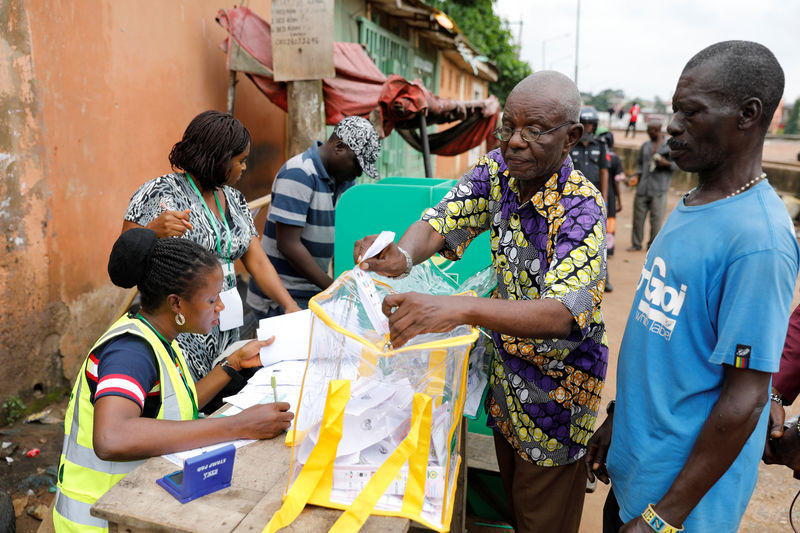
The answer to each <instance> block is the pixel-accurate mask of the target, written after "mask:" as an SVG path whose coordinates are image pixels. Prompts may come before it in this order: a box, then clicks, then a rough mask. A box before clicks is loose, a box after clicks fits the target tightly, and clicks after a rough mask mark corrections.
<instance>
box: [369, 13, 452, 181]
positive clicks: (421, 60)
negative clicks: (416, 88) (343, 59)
mask: <svg viewBox="0 0 800 533" xmlns="http://www.w3.org/2000/svg"><path fill="white" fill-rule="evenodd" d="M357 20H358V25H359V41H360V43H361V44H363V45H364V46H365V47H366V49H367V53H368V54H369V55H370V57H371V58H372V60H373V61H375V64H376V65H377V66H378V68H379V69H380V70H381V72H383V73H384V74H386V75H387V76H388V75H389V74H399V75H400V76H403V77H404V78H406V79H409V80H411V79H414V78H417V77H420V78H422V81H423V83H425V85H426V87H428V88H429V89H431V90H433V91H435V90H436V87H437V85H436V82H437V77H438V70H439V62H438V54H437V53H433V54H427V53H426V52H424V51H423V50H419V49H415V48H414V46H413V45H412V44H411V43H410V42H409V41H407V40H406V39H403V38H402V37H400V36H398V35H395V34H394V33H391V32H389V31H386V30H385V29H383V28H381V27H380V26H378V25H377V24H375V23H374V22H372V21H370V20H368V19H366V18H364V17H358V18H357ZM428 131H429V132H431V133H433V132H435V131H436V128H435V127H429V128H428ZM435 164H436V162H435V157H434V156H432V157H431V168H435ZM376 165H377V167H378V172H380V175H381V176H393V175H402V176H424V175H425V166H424V164H423V161H422V154H421V153H420V152H417V151H416V150H414V149H413V148H411V147H410V146H409V145H408V144H407V143H406V142H405V141H404V140H403V138H402V137H400V135H398V134H397V133H396V132H392V133H391V134H390V135H389V136H388V137H386V138H385V139H383V141H382V151H381V156H380V158H378V161H377V163H376Z"/></svg>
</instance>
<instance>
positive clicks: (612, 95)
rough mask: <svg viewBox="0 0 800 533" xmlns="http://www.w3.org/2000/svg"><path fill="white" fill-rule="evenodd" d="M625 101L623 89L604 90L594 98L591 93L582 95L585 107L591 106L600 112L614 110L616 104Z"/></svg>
mask: <svg viewBox="0 0 800 533" xmlns="http://www.w3.org/2000/svg"><path fill="white" fill-rule="evenodd" d="M624 99H625V93H624V92H623V91H622V89H603V90H602V91H600V92H599V93H597V94H595V95H594V96H592V94H591V93H581V100H583V105H590V106H592V107H594V108H595V109H597V110H598V111H607V110H609V109H612V108H613V107H614V104H615V103H616V102H619V101H621V100H624Z"/></svg>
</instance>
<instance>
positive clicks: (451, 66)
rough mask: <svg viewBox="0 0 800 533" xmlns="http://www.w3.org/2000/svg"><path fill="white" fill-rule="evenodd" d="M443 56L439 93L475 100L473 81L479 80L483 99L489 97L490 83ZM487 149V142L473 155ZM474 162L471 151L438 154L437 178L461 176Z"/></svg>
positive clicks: (460, 98)
mask: <svg viewBox="0 0 800 533" xmlns="http://www.w3.org/2000/svg"><path fill="white" fill-rule="evenodd" d="M440 57H441V63H440V69H439V91H438V93H437V94H438V95H439V96H441V97H442V98H452V99H454V100H474V99H475V98H473V94H472V87H473V83H475V82H477V83H478V84H480V85H481V87H482V90H483V93H482V95H481V96H480V98H481V99H483V98H488V96H489V84H488V83H487V82H486V81H484V80H482V79H480V78H478V77H477V76H474V75H472V73H470V72H465V71H463V70H460V69H459V68H458V67H457V66H456V65H455V63H453V62H452V61H450V60H448V59H447V58H446V57H444V56H440ZM451 125H452V124H441V125H439V127H438V131H442V130H446V129H447V128H449V127H450V126H451ZM484 151H485V143H484V144H482V145H481V146H480V149H479V150H475V151H474V152H473V153H472V155H473V156H474V155H475V154H476V153H478V152H480V154H483V153H484ZM473 163H474V160H471V158H470V152H466V153H463V154H459V155H456V156H452V157H445V156H441V155H437V156H436V171H435V175H436V177H437V178H447V179H450V178H460V177H461V175H462V174H463V173H464V172H466V171H467V170H468V169H469V167H470V166H471V165H472V164H473Z"/></svg>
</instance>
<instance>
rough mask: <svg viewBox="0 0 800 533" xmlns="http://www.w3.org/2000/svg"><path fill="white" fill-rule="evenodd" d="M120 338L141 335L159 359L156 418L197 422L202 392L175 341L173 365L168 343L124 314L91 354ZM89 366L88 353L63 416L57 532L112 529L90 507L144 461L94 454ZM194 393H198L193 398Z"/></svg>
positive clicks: (55, 511) (88, 532) (55, 516)
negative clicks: (198, 396)
mask: <svg viewBox="0 0 800 533" xmlns="http://www.w3.org/2000/svg"><path fill="white" fill-rule="evenodd" d="M121 335H137V336H139V337H141V338H143V339H144V340H146V341H147V342H148V343H149V344H150V347H151V348H152V350H153V353H155V355H156V357H155V360H156V362H157V363H158V364H157V366H158V378H159V383H160V386H161V391H160V392H161V408H160V409H159V411H158V415H157V416H156V418H158V419H163V420H191V419H192V418H194V416H195V407H194V401H195V400H194V398H197V391H196V390H195V387H194V381H192V378H191V376H190V375H189V373H188V366H187V365H186V360H185V359H184V358H183V354H182V353H181V350H180V348H178V343H177V342H176V341H172V349H173V351H174V353H175V355H176V359H177V360H176V361H173V360H172V358H171V357H170V354H169V351H168V350H167V349H166V347H165V346H164V343H163V342H162V341H161V339H159V337H158V335H156V334H155V333H154V332H153V330H151V329H150V328H149V327H148V326H147V325H146V324H145V323H143V322H142V321H141V320H138V319H136V318H133V317H131V316H129V315H125V316H123V317H122V318H120V319H119V320H117V321H116V322H115V323H114V324H113V325H112V326H111V327H110V328H109V329H108V331H106V332H105V333H104V334H103V336H102V337H100V339H98V341H97V342H96V343H95V344H94V346H93V347H92V349H91V350H89V354H90V355H91V354H92V353H93V352H94V351H95V350H97V349H98V348H99V347H101V346H102V345H104V344H106V343H107V342H109V341H110V340H112V339H115V338H117V337H119V336H121ZM89 364H92V363H91V361H90V359H89V356H88V355H87V357H86V360H85V361H84V363H83V365H81V370H80V372H79V374H78V379H77V380H76V382H75V386H74V387H73V389H72V394H71V395H70V399H69V405H68V406H67V412H66V416H65V418H64V447H63V448H62V450H61V459H60V461H59V468H58V485H57V490H56V500H55V506H54V508H53V523H54V525H55V530H56V532H58V533H66V532H81V533H100V532H105V531H108V522H106V521H105V520H101V519H99V518H95V517H94V516H92V515H91V514H90V513H89V509H90V508H91V506H92V505H93V504H94V502H96V501H97V500H98V498H100V496H102V495H103V494H105V493H106V492H107V491H108V489H110V488H111V487H113V486H114V485H115V484H116V483H117V482H118V481H119V480H120V479H122V478H123V477H125V475H126V474H128V473H129V472H130V471H131V470H133V469H134V468H136V467H137V466H139V465H140V464H142V462H143V461H103V460H102V459H100V458H99V457H97V455H96V454H95V453H94V449H93V448H92V433H93V431H94V405H93V404H92V402H91V398H90V389H89V384H88V382H87V379H86V369H87V365H89ZM176 365H179V366H180V369H181V372H183V375H184V376H185V377H186V380H185V381H184V379H183V378H182V377H181V374H179V373H178V368H177V367H176ZM184 383H185V384H184ZM187 387H188V389H187ZM190 390H191V392H190ZM190 394H192V395H194V398H192V397H191V396H190Z"/></svg>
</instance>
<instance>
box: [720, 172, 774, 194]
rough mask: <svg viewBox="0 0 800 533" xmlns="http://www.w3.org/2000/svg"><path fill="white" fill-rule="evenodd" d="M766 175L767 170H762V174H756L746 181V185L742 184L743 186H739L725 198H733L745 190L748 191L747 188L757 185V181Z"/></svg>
mask: <svg viewBox="0 0 800 533" xmlns="http://www.w3.org/2000/svg"><path fill="white" fill-rule="evenodd" d="M766 177H767V173H766V172H762V173H761V175H760V176H756V177H755V178H753V179H751V180H750V181H748V182H747V183H745V184H744V185H742V186H741V187H739V188H738V189H736V190H735V191H733V192H732V193H730V194H729V195H728V196H726V197H725V198H726V199H727V198H733V197H734V196H736V195H737V194H741V193H743V192H744V191H746V190H747V189H749V188H750V187H752V186H753V185H755V184H756V183H758V182H759V181H761V180H763V179H764V178H766Z"/></svg>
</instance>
